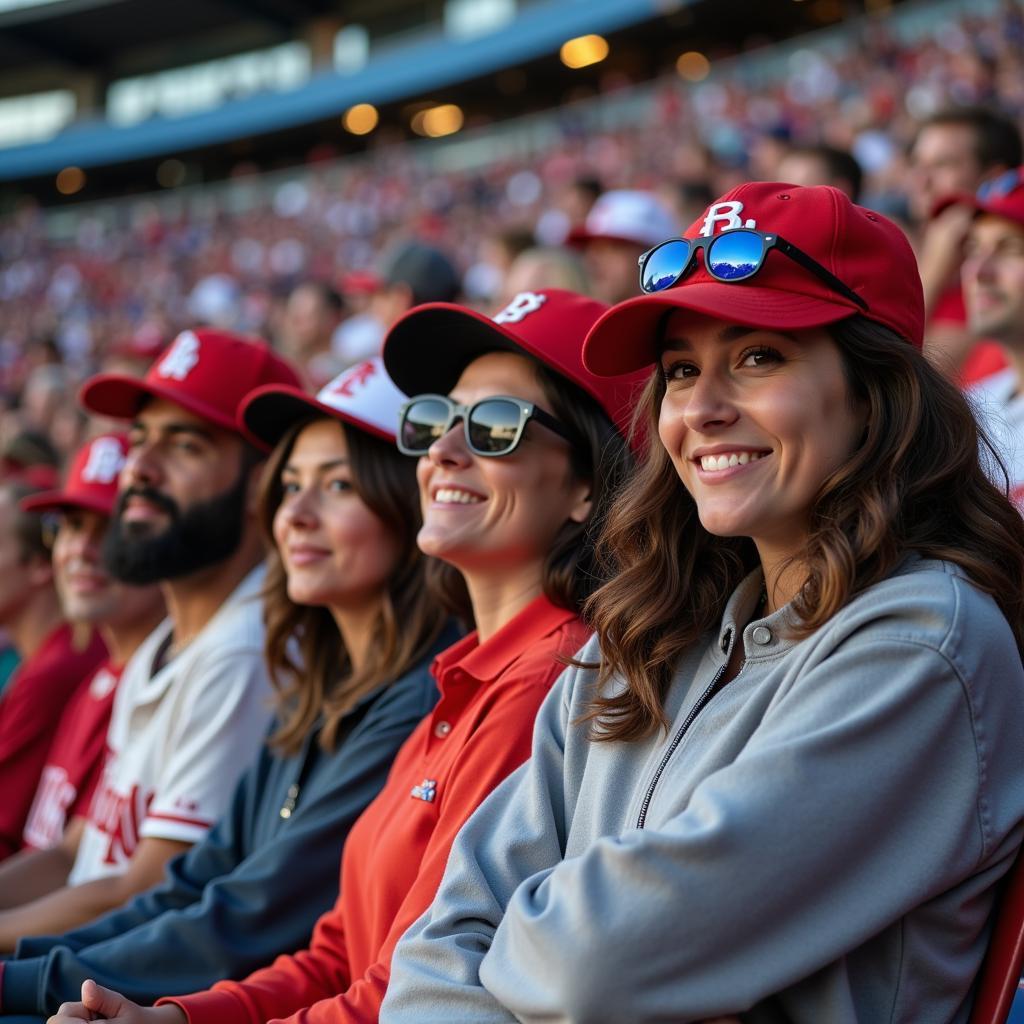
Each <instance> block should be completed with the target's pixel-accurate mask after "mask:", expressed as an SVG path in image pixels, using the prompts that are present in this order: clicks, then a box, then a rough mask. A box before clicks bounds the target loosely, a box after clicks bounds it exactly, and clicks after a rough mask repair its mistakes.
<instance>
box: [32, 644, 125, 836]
mask: <svg viewBox="0 0 1024 1024" xmlns="http://www.w3.org/2000/svg"><path fill="white" fill-rule="evenodd" d="M120 677H121V668H120V667H117V666H113V665H111V664H110V662H109V661H104V662H103V664H102V665H100V667H99V668H98V669H96V671H95V672H94V673H93V674H92V675H91V676H89V677H88V678H87V679H83V680H82V682H81V683H79V685H78V689H77V690H76V691H75V695H74V697H72V699H71V701H70V703H69V704H68V706H67V707H66V708H65V709H64V712H63V713H62V714H61V716H60V725H59V726H58V728H57V732H56V734H55V735H54V737H53V742H52V743H51V744H50V752H49V754H47V757H46V764H45V765H44V766H43V771H42V774H41V775H40V776H39V786H38V788H37V789H36V796H35V800H34V801H33V802H32V810H31V811H30V812H29V816H28V821H27V822H26V824H25V834H24V837H23V839H24V845H25V846H27V847H30V848H31V849H35V850H48V849H50V847H53V846H56V845H57V844H58V843H59V842H60V840H61V837H62V836H63V835H64V829H65V828H66V826H67V823H68V822H69V821H70V820H71V819H72V818H74V817H76V816H78V817H83V818H84V817H85V816H86V815H88V813H89V803H90V802H91V800H92V794H93V790H95V788H96V783H97V782H99V778H100V772H101V770H102V768H103V758H104V756H105V755H106V752H107V725H108V724H109V723H110V709H111V708H112V707H113V704H114V693H115V692H116V691H117V682H118V680H119V679H120Z"/></svg>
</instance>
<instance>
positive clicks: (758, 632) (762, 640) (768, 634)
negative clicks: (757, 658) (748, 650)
mask: <svg viewBox="0 0 1024 1024" xmlns="http://www.w3.org/2000/svg"><path fill="white" fill-rule="evenodd" d="M750 638H751V639H752V640H753V641H754V643H755V644H760V645H761V646H762V647H763V646H764V645H765V644H770V643H771V642H772V631H771V630H770V629H769V628H768V627H767V626H757V627H755V629H754V632H753V633H751V634H750Z"/></svg>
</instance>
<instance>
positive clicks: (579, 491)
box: [569, 480, 594, 523]
mask: <svg viewBox="0 0 1024 1024" xmlns="http://www.w3.org/2000/svg"><path fill="white" fill-rule="evenodd" d="M573 488H574V493H573V495H572V505H571V507H570V509H569V518H570V519H571V520H572V521H573V522H574V523H585V522H586V521H587V520H588V519H589V518H590V513H591V512H593V511H594V499H593V497H592V495H591V491H592V489H593V488H592V487H591V484H590V481H589V480H581V481H580V482H579V483H578V484H574V485H573Z"/></svg>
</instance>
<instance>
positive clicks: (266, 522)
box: [3, 360, 458, 1014]
mask: <svg viewBox="0 0 1024 1024" xmlns="http://www.w3.org/2000/svg"><path fill="white" fill-rule="evenodd" d="M402 401H404V395H402V394H401V393H400V392H399V391H398V390H397V389H396V388H395V386H394V385H393V384H392V383H391V382H390V381H389V380H388V378H387V375H386V374H385V372H384V369H383V367H382V366H381V364H380V361H379V360H378V361H376V362H373V363H368V364H366V365H364V366H361V367H357V368H356V369H355V370H352V371H349V372H347V373H344V374H342V375H341V376H340V377H338V378H337V379H336V380H334V381H333V382H332V383H331V384H329V385H328V386H327V387H326V388H324V389H323V391H322V392H321V393H320V395H319V397H318V398H317V399H314V398H313V397H312V396H309V395H306V394H305V393H304V392H302V391H300V390H298V389H296V388H289V387H286V386H276V385H273V386H269V387H266V388H263V389H260V390H257V391H255V392H253V393H252V394H250V395H249V396H248V398H247V399H246V402H245V404H244V405H243V409H242V410H241V423H242V425H244V427H245V428H246V430H247V431H248V433H249V435H250V436H251V437H252V439H253V440H254V441H259V442H261V443H262V444H263V445H264V447H271V446H272V447H273V450H272V452H271V454H270V457H269V459H268V462H267V467H266V470H265V473H264V476H263V482H262V490H261V493H260V495H259V498H258V516H259V520H260V523H261V525H262V528H263V531H264V534H265V537H266V540H267V542H268V566H267V575H266V578H265V583H264V594H263V600H264V616H265V619H266V641H265V642H266V656H267V660H268V662H269V668H270V677H271V679H272V681H273V682H274V684H275V686H276V687H277V715H276V727H275V728H274V729H273V731H272V733H271V735H270V737H269V742H268V744H267V746H266V748H265V749H264V750H263V751H262V752H261V754H260V757H259V759H258V760H257V761H256V763H255V764H254V765H253V766H252V767H251V769H250V770H249V771H248V772H247V773H246V774H245V775H244V776H243V777H242V781H241V783H240V784H239V786H238V789H237V790H236V792H235V795H234V798H233V800H232V803H231V805H230V809H229V813H228V814H227V815H226V816H225V817H224V818H223V819H222V820H221V821H220V822H219V823H218V824H217V825H216V826H215V827H214V828H213V830H212V831H211V832H210V835H209V836H208V837H207V839H206V840H204V841H203V842H201V843H198V844H196V846H195V847H193V848H192V849H191V850H190V851H189V852H188V853H187V854H185V855H184V856H183V857H180V858H178V859H177V860H175V861H173V862H172V863H171V865H170V867H169V869H168V874H167V877H166V879H165V881H164V882H163V883H162V884H161V885H160V886H158V887H156V888H155V889H153V890H151V891H150V892H148V893H145V894H143V895H142V896H140V897H139V898H138V899H136V900H134V901H133V902H132V903H130V904H128V905H126V906H125V907H123V908H120V909H119V910H117V911H114V912H113V913H111V914H108V915H106V916H105V917H103V918H101V919H100V920H99V921H98V922H96V923H94V924H92V925H88V926H86V927H84V928H81V929H78V930H77V931H75V932H72V933H70V934H69V935H66V936H62V937H60V938H59V939H58V940H56V941H55V940H53V939H46V940H32V941H31V942H28V943H25V942H23V943H22V948H21V949H20V950H19V956H18V958H17V959H16V960H15V961H12V962H11V963H9V964H7V971H6V980H7V985H6V987H5V988H4V993H3V1010H4V1012H5V1014H6V1013H13V1012H22V1013H28V1012H33V1013H52V1012H53V1011H54V1010H55V1009H56V1008H57V1006H58V1005H59V1004H60V1003H61V1001H62V1000H71V999H77V998H78V996H79V993H80V991H81V986H82V982H83V980H84V979H85V978H93V979H95V980H97V981H98V982H100V983H101V984H103V985H109V986H111V987H112V988H116V989H117V990H118V991H120V992H123V993H125V994H126V995H127V996H129V997H130V998H131V999H133V1000H136V1001H138V1002H139V1003H143V1004H149V1003H152V1002H153V1001H155V1000H156V999H158V998H159V997H160V996H166V995H177V994H180V993H186V992H195V991H197V990H199V989H204V988H207V987H209V986H210V985H212V984H213V983H214V982H216V981H220V980H222V979H224V978H238V977H244V976H245V975H246V974H248V973H249V972H250V971H252V970H254V969H255V968H257V967H260V966H262V965H264V964H266V963H269V962H270V961H271V960H272V959H273V958H274V957H275V956H276V955H278V954H280V953H285V952H290V951H291V950H293V949H295V948H297V947H299V946H301V945H302V944H304V943H306V942H308V941H309V937H310V935H311V933H312V930H313V926H314V924H315V923H316V920H317V918H318V917H319V916H320V914H322V913H323V912H324V911H325V910H327V909H328V908H329V907H330V905H331V903H332V902H333V900H334V898H335V897H336V896H337V891H338V858H339V856H340V855H341V849H342V846H343V844H344V841H345V837H346V835H347V834H348V832H349V830H350V829H351V827H352V825H353V823H354V822H355V820H356V819H357V818H358V817H359V815H360V814H361V813H362V811H363V810H364V808H365V807H366V806H367V805H368V804H369V803H370V801H371V800H372V799H373V798H374V797H375V796H376V795H377V793H378V792H379V790H380V789H381V787H382V786H383V785H384V781H385V778H386V776H387V774H388V771H389V770H390V768H391V764H392V762H393V760H394V758H395V755H396V753H397V751H398V749H399V748H400V746H401V745H402V743H403V741H404V740H405V739H406V738H407V737H408V735H409V734H410V733H411V732H412V730H413V728H414V727H415V726H416V725H417V724H418V723H419V722H420V721H421V720H422V719H423V717H424V716H425V715H426V714H427V713H428V712H429V711H430V709H431V708H432V707H433V706H434V704H435V702H436V700H437V687H436V685H435V683H434V680H433V678H432V677H431V675H430V664H431V661H432V659H433V657H434V655H435V654H437V653H438V652H439V651H440V650H442V649H444V648H445V647H447V646H450V644H451V643H452V642H454V641H455V640H456V639H457V638H458V631H457V630H456V629H455V628H454V627H453V626H452V625H451V624H450V622H449V616H448V615H447V613H446V612H445V611H444V610H443V609H442V608H441V607H440V606H439V605H438V603H437V602H436V601H435V600H434V599H433V598H431V597H430V596H429V595H428V594H427V592H426V588H425V585H424V571H425V563H426V559H424V557H423V556H422V555H421V554H420V552H419V550H418V548H417V547H416V533H417V530H418V529H419V526H420V515H419V511H418V507H417V506H418V499H417V493H416V474H415V469H414V467H413V466H412V465H411V464H410V463H409V460H408V459H406V458H405V457H404V456H402V455H400V454H399V453H398V452H397V451H396V450H395V447H394V437H395V428H396V426H397V422H398V411H399V408H400V406H401V403H402Z"/></svg>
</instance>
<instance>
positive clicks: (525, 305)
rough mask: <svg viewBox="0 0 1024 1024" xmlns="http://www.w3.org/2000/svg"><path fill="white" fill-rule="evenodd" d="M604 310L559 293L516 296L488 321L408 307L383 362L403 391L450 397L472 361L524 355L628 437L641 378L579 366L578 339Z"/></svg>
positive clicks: (455, 311)
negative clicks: (581, 394)
mask: <svg viewBox="0 0 1024 1024" xmlns="http://www.w3.org/2000/svg"><path fill="white" fill-rule="evenodd" d="M607 309H608V307H607V306H606V305H605V304H604V303H603V302H598V301H596V300H595V299H590V298H587V297H586V296H583V295H577V294H576V293H575V292H569V291H564V290H562V289H560V288H548V289H546V290H544V291H540V292H520V293H519V294H518V295H517V296H516V297H515V298H514V299H513V300H512V301H511V302H510V303H509V304H508V305H507V306H506V307H505V308H504V309H503V310H502V311H501V312H500V313H498V314H496V315H495V316H494V318H493V319H492V318H491V317H488V316H485V315H484V314H483V313H478V312H476V311H475V310H472V309H466V308H465V307H464V306H456V305H454V304H452V303H450V302H429V303H427V304H426V305H423V306H417V307H415V308H414V309H411V310H409V312H408V313H406V314H405V316H403V317H402V318H401V319H400V320H399V321H398V322H397V323H396V324H395V325H394V327H392V328H391V330H390V331H389V332H388V335H387V337H386V338H385V339H384V365H385V366H386V367H387V369H388V373H390V374H391V377H392V379H393V380H394V381H395V383H396V384H397V385H398V386H399V387H400V388H401V389H402V390H403V391H404V392H406V394H409V395H418V394H423V393H424V392H438V393H440V394H447V393H448V392H449V391H450V390H451V389H452V388H453V387H454V386H455V383H456V381H457V380H458V379H459V376H460V374H461V373H462V371H463V370H464V369H465V368H466V367H467V366H468V365H469V364H470V363H471V362H472V361H473V360H474V359H476V357H477V356H481V355H484V354H485V353H487V352H518V353H523V352H525V353H527V354H528V355H531V356H533V357H534V358H535V359H538V360H539V361H540V362H542V363H544V365H545V366H548V367H550V368H551V369H552V370H554V371H556V372H557V373H560V374H561V375H562V376H563V377H565V378H567V379H568V380H570V381H572V383H573V384H575V385H577V386H578V387H580V388H582V389H583V390H584V391H585V392H586V393H587V394H588V395H590V396H591V397H592V398H594V399H596V400H597V402H598V403H599V404H600V406H601V407H602V408H603V409H604V411H605V412H606V413H607V414H608V417H609V418H610V419H611V421H612V423H614V424H615V426H616V429H618V431H619V432H620V433H621V434H622V436H623V437H627V436H628V435H629V422H630V418H631V416H632V412H633V397H634V392H635V390H636V387H637V384H638V383H639V381H640V378H638V377H637V376H636V375H631V376H628V377H616V378H612V379H609V378H607V377H598V376H596V375H595V374H593V373H591V372H590V371H589V370H588V369H587V368H586V367H585V366H584V365H583V339H584V338H585V337H586V334H587V331H588V330H589V329H590V328H591V327H592V326H593V324H594V323H595V322H596V321H597V319H598V317H600V316H601V315H602V314H603V313H604V312H606V311H607Z"/></svg>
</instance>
